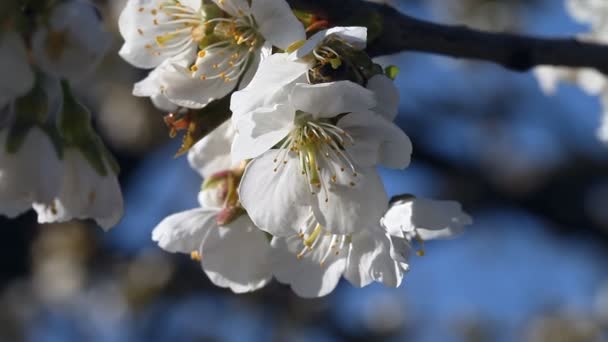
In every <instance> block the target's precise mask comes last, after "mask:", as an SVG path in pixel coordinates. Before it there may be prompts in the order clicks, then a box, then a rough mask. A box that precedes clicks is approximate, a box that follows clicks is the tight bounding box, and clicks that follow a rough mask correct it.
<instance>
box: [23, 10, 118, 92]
mask: <svg viewBox="0 0 608 342" xmlns="http://www.w3.org/2000/svg"><path fill="white" fill-rule="evenodd" d="M110 40H111V39H110V35H109V33H108V32H107V31H106V30H105V29H104V27H103V22H102V21H101V18H100V16H99V13H98V12H97V10H96V9H95V7H94V6H93V4H92V3H90V2H88V1H86V0H69V1H65V2H61V3H59V4H57V5H56V6H55V7H53V9H52V11H51V14H50V16H49V20H48V24H46V25H45V26H40V27H38V29H37V30H36V32H34V35H33V37H32V51H33V57H34V60H35V62H36V64H37V66H38V67H40V68H41V69H42V70H43V71H44V72H45V73H47V74H49V75H53V76H56V77H59V78H64V79H69V80H72V81H73V80H79V79H81V78H82V77H83V76H85V75H87V74H88V73H90V72H92V71H93V70H94V69H95V68H96V67H97V65H98V64H99V62H100V61H101V59H102V58H103V57H104V55H105V53H106V51H107V49H108V48H109V46H110Z"/></svg>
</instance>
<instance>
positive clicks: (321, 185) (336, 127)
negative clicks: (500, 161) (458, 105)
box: [232, 81, 411, 236]
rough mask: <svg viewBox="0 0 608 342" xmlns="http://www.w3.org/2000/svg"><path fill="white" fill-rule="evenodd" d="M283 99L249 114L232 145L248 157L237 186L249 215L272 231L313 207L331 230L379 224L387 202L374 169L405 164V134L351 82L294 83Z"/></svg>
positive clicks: (282, 231) (286, 230)
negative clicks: (249, 125)
mask: <svg viewBox="0 0 608 342" xmlns="http://www.w3.org/2000/svg"><path fill="white" fill-rule="evenodd" d="M288 99H289V100H288V101H287V102H286V103H278V104H276V105H274V106H273V107H268V108H263V109H261V110H258V111H256V112H254V113H252V115H251V121H252V126H253V128H252V129H250V130H246V129H242V130H239V134H238V135H237V136H236V138H235V141H234V143H233V146H232V153H233V158H234V157H235V155H236V156H238V158H236V159H235V160H238V159H241V158H243V159H245V158H254V159H253V160H252V161H251V163H250V164H249V166H248V167H247V169H246V171H245V175H244V176H243V180H242V182H241V185H240V188H239V194H240V198H241V203H242V205H243V206H244V207H245V209H247V211H248V213H249V215H250V216H251V218H252V220H253V221H254V222H255V223H256V225H257V226H259V227H261V228H262V229H264V230H266V231H267V232H269V233H270V234H272V235H275V236H289V235H291V234H292V233H293V232H294V229H295V228H294V227H298V226H301V224H302V223H303V220H305V219H307V217H308V214H309V211H310V209H311V208H312V211H313V213H314V216H315V218H316V220H317V221H318V222H319V223H320V224H321V225H322V226H323V227H327V230H328V231H329V232H331V233H335V234H349V233H353V232H355V230H356V229H360V228H361V227H369V226H373V225H375V224H377V222H378V221H379V219H380V217H381V216H382V215H383V214H384V211H386V203H387V202H388V199H387V195H386V193H385V191H384V187H383V185H382V181H381V180H380V177H379V176H378V174H377V171H376V169H375V166H376V165H385V166H389V167H396V168H405V167H407V165H408V164H409V161H410V153H411V143H410V141H409V139H408V137H407V136H406V135H405V134H404V133H403V132H402V131H401V130H400V129H399V128H398V127H397V126H396V125H394V124H393V123H392V122H391V121H389V120H387V119H386V118H385V117H384V116H382V114H379V113H375V112H372V111H371V110H370V109H372V108H375V107H377V102H376V100H375V96H374V93H373V92H372V91H371V90H368V89H365V88H363V87H361V86H359V85H357V84H355V83H352V82H350V81H339V82H331V83H321V84H315V85H310V84H303V83H301V84H297V85H296V86H295V87H294V89H293V91H292V92H291V94H290V95H289V96H288ZM243 122H245V121H241V123H243ZM241 127H243V126H237V129H240V128H241ZM275 146H276V148H273V147H275ZM260 198H264V201H260Z"/></svg>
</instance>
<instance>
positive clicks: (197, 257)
mask: <svg viewBox="0 0 608 342" xmlns="http://www.w3.org/2000/svg"><path fill="white" fill-rule="evenodd" d="M190 259H192V260H194V261H198V262H201V261H202V260H203V256H202V255H201V253H199V252H197V251H193V252H192V253H190Z"/></svg>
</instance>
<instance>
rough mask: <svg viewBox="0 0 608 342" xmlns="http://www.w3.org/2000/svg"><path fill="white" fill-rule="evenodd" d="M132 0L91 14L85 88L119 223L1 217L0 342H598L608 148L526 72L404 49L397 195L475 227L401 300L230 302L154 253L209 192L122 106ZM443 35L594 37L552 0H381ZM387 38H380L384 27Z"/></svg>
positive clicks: (419, 271) (282, 289)
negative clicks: (94, 40)
mask: <svg viewBox="0 0 608 342" xmlns="http://www.w3.org/2000/svg"><path fill="white" fill-rule="evenodd" d="M124 3H125V2H124V0H106V1H98V2H97V4H98V5H99V8H100V10H101V12H102V13H103V15H104V18H105V21H106V24H107V27H108V30H110V31H111V32H113V33H114V35H115V38H114V44H113V50H112V51H110V52H109V54H108V56H107V58H106V60H105V61H104V63H103V64H102V66H101V67H100V69H99V70H98V72H97V74H96V75H93V76H92V77H90V78H89V79H87V80H85V81H83V82H82V84H80V85H79V86H78V88H79V89H80V94H79V95H80V96H81V98H82V99H84V102H86V103H87V104H88V105H89V106H90V107H91V108H93V110H94V112H95V115H96V118H95V124H96V127H97V128H98V130H99V131H100V133H101V134H102V136H103V138H104V139H105V141H106V143H107V144H108V145H109V146H110V148H111V149H112V151H113V152H114V153H115V155H116V156H117V157H118V158H119V160H120V163H121V165H122V174H121V183H122V185H123V189H124V195H125V201H126V208H125V209H126V215H125V217H124V219H123V220H122V222H121V223H120V225H119V226H118V227H116V228H115V229H113V230H112V231H111V232H109V233H107V234H104V233H103V232H102V231H101V229H98V228H95V227H94V226H93V225H92V224H90V223H88V222H73V223H68V224H57V225H38V224H37V223H36V217H35V214H33V213H29V214H26V215H23V216H21V217H20V218H18V219H16V220H12V221H9V220H6V219H5V218H0V227H1V229H2V233H3V238H2V239H0V265H1V266H0V272H1V274H0V308H2V309H1V310H0V341H21V340H27V341H336V340H351V341H364V340H365V341H367V340H380V339H383V340H389V341H403V340H405V341H472V342H477V341H552V342H553V341H558V342H561V341H606V340H608V267H607V266H608V263H607V260H608V258H607V257H608V208H607V207H606V203H607V202H608V146H603V145H602V144H601V143H600V142H599V141H598V140H597V138H596V136H595V132H596V129H597V127H598V126H599V122H600V112H601V108H600V104H599V100H598V99H597V98H593V97H589V96H587V95H585V94H584V93H583V91H582V90H580V89H578V88H577V87H575V86H570V85H562V86H560V88H559V90H558V92H557V94H556V95H555V96H552V97H547V96H545V95H543V94H542V92H541V91H540V89H539V87H538V84H537V81H536V80H535V78H534V77H533V75H532V74H531V73H528V74H516V73H512V72H509V71H506V70H503V69H502V68H500V67H497V66H494V65H490V64H485V63H477V62H470V61H458V60H453V59H446V58H442V57H438V56H431V55H423V54H417V53H409V52H405V53H403V54H400V55H394V56H388V57H383V58H381V59H380V61H381V62H382V63H385V64H395V65H398V66H399V67H400V69H401V73H400V75H399V77H398V79H397V82H398V86H399V88H400V91H401V95H402V100H401V111H400V116H399V118H398V122H399V125H400V126H401V127H402V128H403V129H404V130H405V131H406V133H407V134H408V135H409V136H410V137H411V139H412V141H413V143H414V155H413V163H412V166H411V167H410V168H408V169H407V170H404V171H392V170H382V175H383V177H384V180H385V183H386V187H387V191H388V192H389V194H391V195H396V194H401V193H413V194H416V195H418V196H425V197H432V198H436V199H455V200H458V201H460V202H462V203H463V205H464V208H465V209H466V211H467V212H469V213H470V214H471V215H472V216H473V217H474V218H475V224H474V225H473V226H471V227H469V229H468V230H467V232H466V233H465V234H464V235H462V236H460V237H458V238H457V239H454V240H450V241H433V242H430V243H429V244H428V245H427V246H426V249H427V250H426V255H425V256H424V257H416V256H413V259H412V260H411V271H410V272H409V273H408V274H407V275H406V278H405V280H404V283H403V285H402V286H401V288H399V289H387V288H384V287H382V286H381V285H372V286H369V287H367V288H364V289H355V288H353V287H352V286H350V285H349V284H348V283H347V282H343V283H341V284H340V286H339V287H338V288H337V290H336V291H334V292H333V293H332V294H331V295H329V296H327V297H325V298H322V299H317V300H303V299H299V298H298V297H296V296H295V295H294V294H293V293H292V292H291V291H290V289H289V288H288V287H286V286H283V285H281V284H278V283H276V282H273V283H272V284H271V285H269V286H267V287H266V288H264V289H263V290H261V291H258V292H256V293H253V294H247V295H234V294H232V293H231V292H230V291H229V290H224V289H221V288H218V287H215V286H213V285H211V283H210V282H209V281H208V280H207V279H206V277H205V275H204V273H203V272H202V270H200V268H199V265H198V263H196V262H193V261H191V260H190V259H189V258H188V256H184V255H172V254H169V253H166V252H164V251H162V250H161V249H159V248H157V247H156V245H155V244H154V243H153V242H152V241H151V239H150V234H151V231H152V228H153V227H154V226H155V225H156V224H157V223H158V222H160V220H161V219H163V218H164V217H166V216H167V215H170V214H172V213H175V212H178V211H181V210H185V209H190V208H192V207H195V206H197V202H196V194H197V192H198V190H199V188H200V184H201V179H199V178H198V176H197V174H196V173H195V172H194V171H192V170H190V168H189V167H188V165H187V161H186V159H185V158H178V159H174V158H173V155H174V153H175V152H176V151H177V149H178V148H179V145H180V141H179V139H175V140H171V139H169V138H168V133H167V129H166V128H165V126H164V124H163V121H162V115H163V114H164V113H161V112H158V111H156V110H155V109H154V108H153V107H152V106H151V104H150V103H149V102H148V100H147V99H141V98H135V97H133V96H132V95H131V87H132V85H133V83H134V82H136V81H138V80H140V79H142V78H143V77H144V76H145V74H146V72H145V71H141V70H136V69H134V68H132V67H131V66H129V65H128V64H127V63H126V62H124V61H122V60H121V59H120V58H119V57H118V55H117V54H116V52H117V51H118V48H119V47H120V45H121V44H122V40H121V38H120V35H119V34H118V32H117V24H116V23H117V17H118V15H119V13H120V11H121V10H122V7H123V6H124ZM390 3H391V4H392V5H394V6H395V7H397V8H399V9H400V10H402V11H403V12H405V13H408V14H410V15H414V16H416V17H419V18H425V19H430V20H433V21H438V22H444V23H458V24H466V25H469V26H474V27H478V28H482V29H487V30H495V31H511V32H527V33H534V34H540V35H545V36H554V35H573V34H575V33H578V32H582V31H585V30H586V29H587V28H586V27H584V26H581V25H579V24H576V23H574V21H573V20H572V19H571V18H570V17H569V16H568V15H567V14H566V11H565V8H564V3H563V1H561V0H559V1H558V0H402V1H390ZM385 34H390V32H387V33H385Z"/></svg>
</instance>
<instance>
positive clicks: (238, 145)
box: [231, 104, 295, 163]
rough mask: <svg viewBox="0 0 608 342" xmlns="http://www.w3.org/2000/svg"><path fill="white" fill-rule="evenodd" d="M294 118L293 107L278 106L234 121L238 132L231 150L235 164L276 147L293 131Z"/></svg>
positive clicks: (258, 110)
mask: <svg viewBox="0 0 608 342" xmlns="http://www.w3.org/2000/svg"><path fill="white" fill-rule="evenodd" d="M294 117H295V110H294V109H293V108H292V107H291V106H289V105H283V104H277V105H275V106H273V107H265V108H264V107H262V108H259V109H257V110H255V111H253V112H251V113H250V114H247V115H244V116H241V117H240V118H239V119H233V120H234V122H235V128H236V130H237V132H238V133H237V134H236V136H235V137H234V141H233V145H232V149H231V153H232V161H233V163H239V162H241V161H243V160H246V159H251V158H255V157H257V156H259V155H261V154H262V153H264V152H266V151H268V150H269V149H271V148H272V147H274V146H275V145H276V144H277V143H279V142H280V141H281V140H282V139H283V138H285V137H286V136H287V134H289V132H290V131H291V130H292V127H293V120H294ZM233 118H234V116H233Z"/></svg>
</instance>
